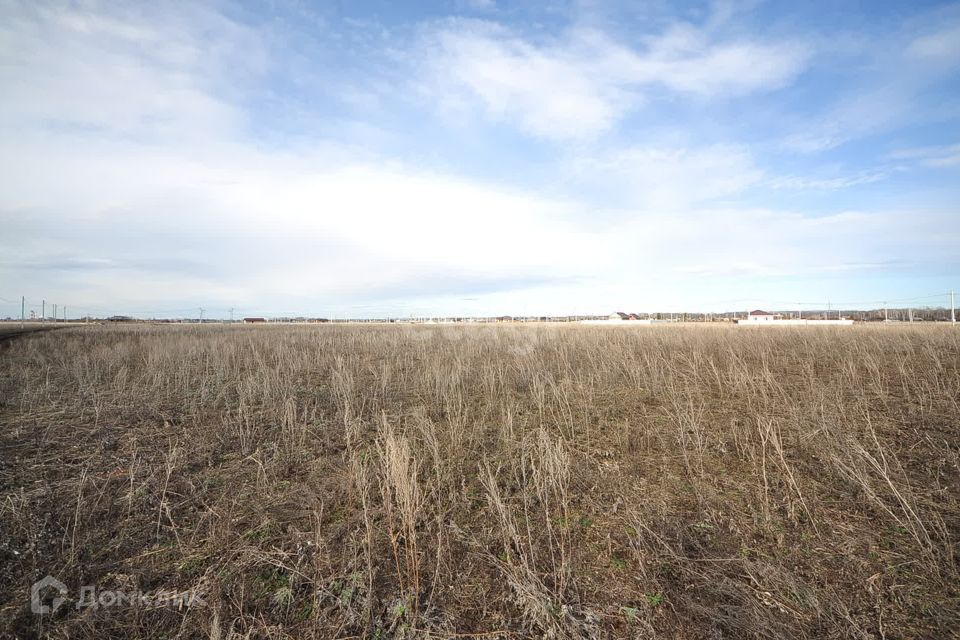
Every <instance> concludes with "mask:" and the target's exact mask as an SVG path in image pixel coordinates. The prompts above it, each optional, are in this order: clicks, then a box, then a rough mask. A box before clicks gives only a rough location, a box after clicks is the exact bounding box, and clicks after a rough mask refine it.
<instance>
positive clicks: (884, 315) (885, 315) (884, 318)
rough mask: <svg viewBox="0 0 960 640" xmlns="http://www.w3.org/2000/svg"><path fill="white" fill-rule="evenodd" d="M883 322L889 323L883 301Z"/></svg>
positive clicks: (885, 303)
mask: <svg viewBox="0 0 960 640" xmlns="http://www.w3.org/2000/svg"><path fill="white" fill-rule="evenodd" d="M883 321H884V322H890V318H889V317H888V316H887V301H886V300H884V301H883Z"/></svg>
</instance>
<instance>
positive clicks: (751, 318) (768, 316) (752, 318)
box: [743, 309, 783, 322]
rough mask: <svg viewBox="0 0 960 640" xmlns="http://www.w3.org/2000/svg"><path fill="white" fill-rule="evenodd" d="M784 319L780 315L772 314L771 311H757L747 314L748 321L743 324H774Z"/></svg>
mask: <svg viewBox="0 0 960 640" xmlns="http://www.w3.org/2000/svg"><path fill="white" fill-rule="evenodd" d="M782 317H783V316H782V315H780V314H779V313H770V312H769V311H761V310H759V309H756V310H754V311H751V312H750V313H749V314H747V319H746V320H744V321H743V322H773V321H775V320H778V319H780V318H782Z"/></svg>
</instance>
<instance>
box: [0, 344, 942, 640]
mask: <svg viewBox="0 0 960 640" xmlns="http://www.w3.org/2000/svg"><path fill="white" fill-rule="evenodd" d="M0 401H2V405H0V451H2V456H0V631H3V630H6V632H7V633H8V634H9V635H12V636H18V637H33V636H46V635H50V636H52V637H63V638H67V637H69V638H106V637H118V638H119V637H122V638H128V637H150V638H159V637H166V638H174V637H198V638H206V637H209V638H217V639H225V638H241V637H242V638H293V637H307V638H348V637H354V638H357V637H360V638H454V637H472V638H481V637H482V638H521V637H551V638H592V637H597V638H604V637H610V638H614V637H616V638H654V637H661V638H719V637H758V638H788V637H808V638H825V637H826V638H900V637H904V638H905V637H910V638H916V637H947V636H949V635H951V634H952V633H955V632H956V630H957V629H958V628H960V588H958V572H957V561H958V557H957V543H958V536H960V437H958V436H960V419H958V418H960V405H958V402H960V331H958V330H956V328H954V327H950V326H942V325H941V326H924V327H914V326H900V327H891V326H865V327H860V326H858V327H853V328H847V329H818V328H783V329H776V330H769V331H743V330H739V329H737V328H736V327H729V326H724V327H713V326H702V327H643V328H632V329H627V328H624V329H619V328H616V329H611V328H606V327H584V326H550V325H539V326H484V327H476V326H474V327H458V326H441V327H426V326H403V327H401V326H389V325H382V326H350V325H340V326H309V327H307V326H259V327H239V326H235V327H214V326H199V327H198V326H193V327H188V326H166V327H154V326H116V327H107V326H97V327H83V328H77V329H64V330H60V331H56V332H52V333H44V334H34V335H29V336H24V337H20V338H18V339H16V340H13V341H11V342H10V343H8V344H7V345H6V346H5V347H4V348H3V351H2V352H0ZM48 574H49V575H52V576H55V577H57V578H59V579H60V580H61V581H63V582H64V583H65V584H66V585H67V586H68V588H69V591H70V594H69V595H68V596H67V602H66V604H65V605H64V606H61V607H60V608H59V609H58V610H57V611H56V612H55V613H52V614H48V615H44V616H41V615H36V614H34V613H31V610H30V585H31V584H32V583H33V582H34V581H35V580H37V579H39V578H42V577H43V576H45V575H48ZM83 585H96V587H97V589H99V590H101V591H103V590H109V591H114V592H123V593H127V592H131V591H136V592H144V593H150V594H154V593H165V594H183V593H186V592H191V593H197V594H199V596H200V599H201V600H202V602H195V603H194V604H193V606H189V607H186V606H182V607H180V608H178V607H176V606H143V605H142V604H141V605H134V604H130V603H122V602H121V603H117V604H113V603H105V604H103V606H99V607H85V606H81V607H80V608H77V606H76V600H77V599H78V598H77V595H78V592H79V589H80V588H81V586H83Z"/></svg>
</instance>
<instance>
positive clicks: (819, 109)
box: [0, 0, 960, 317]
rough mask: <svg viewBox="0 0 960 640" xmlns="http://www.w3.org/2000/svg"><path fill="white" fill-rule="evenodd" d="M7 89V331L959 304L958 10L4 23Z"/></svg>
mask: <svg viewBox="0 0 960 640" xmlns="http://www.w3.org/2000/svg"><path fill="white" fill-rule="evenodd" d="M0 60H2V64H0V87H2V89H3V95H4V99H3V100H2V101H0V224H2V225H3V227H2V228H3V229H4V232H3V234H0V252H2V253H0V255H2V257H0V317H2V316H6V315H11V316H17V315H19V308H20V304H19V300H20V296H21V295H25V296H26V297H27V299H28V301H29V302H30V306H31V307H39V301H40V300H41V299H46V300H48V301H51V302H58V304H60V305H66V306H67V307H68V309H70V310H71V312H73V311H76V312H81V311H82V312H89V313H94V314H109V313H132V314H138V315H145V316H149V315H174V316H175V315H196V314H197V311H196V309H198V308H199V307H201V306H202V307H204V308H205V309H207V311H206V313H207V315H208V316H223V315H225V314H226V313H227V311H226V310H227V309H229V308H235V309H236V313H237V314H240V315H254V314H257V315H259V314H282V313H293V314H311V315H326V316H347V315H381V314H390V315H407V314H412V315H429V314H500V313H513V314H526V313H537V314H540V313H558V314H559V313H606V312H609V311H611V310H614V309H628V310H639V311H656V310H663V311H670V310H682V309H685V310H695V309H703V310H722V309H738V308H744V307H748V306H773V307H778V306H779V307H781V308H786V307H789V306H790V304H791V301H799V302H803V303H806V304H809V306H818V305H821V304H822V303H825V302H826V301H828V300H829V301H836V302H837V303H854V302H855V303H857V304H856V305H853V304H850V306H875V305H874V302H879V301H881V300H894V299H906V298H913V297H923V296H928V295H931V294H938V293H941V292H944V291H947V290H949V289H951V288H960V277H958V266H960V251H958V247H960V217H958V210H957V209H958V206H957V205H958V203H960V197H958V196H960V188H958V186H957V185H960V179H958V178H960V4H956V3H940V2H912V3H903V2H890V3H884V2H869V3H860V2H830V3H773V2H701V3H687V4H684V3H675V2H630V3H617V2H609V3H607V2H581V3H577V2H571V3H551V4H550V5H549V6H539V5H537V6H534V5H532V4H531V3H516V4H507V3H501V2H495V1H492V0H488V1H482V0H473V1H469V0H460V1H456V0H455V1H450V2H432V3H427V2H418V3H400V2H367V3H364V2H349V3H346V2H330V3H308V2H271V3H253V2H249V3H242V4H229V3H208V4H201V3H130V4H127V3H123V2H103V3H97V2H80V3H69V4H68V3H44V2H24V3H17V2H8V3H4V4H2V5H0ZM945 303H946V298H945V297H943V298H932V299H931V298H924V299H923V300H919V301H917V304H945Z"/></svg>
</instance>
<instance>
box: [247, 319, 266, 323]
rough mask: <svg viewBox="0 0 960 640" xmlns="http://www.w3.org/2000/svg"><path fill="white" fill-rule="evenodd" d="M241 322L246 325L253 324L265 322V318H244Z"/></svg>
mask: <svg viewBox="0 0 960 640" xmlns="http://www.w3.org/2000/svg"><path fill="white" fill-rule="evenodd" d="M243 321H244V323H246V324H253V323H255V322H266V321H267V319H266V318H244V319H243Z"/></svg>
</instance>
